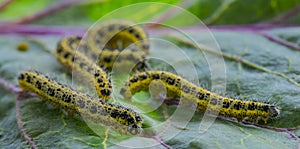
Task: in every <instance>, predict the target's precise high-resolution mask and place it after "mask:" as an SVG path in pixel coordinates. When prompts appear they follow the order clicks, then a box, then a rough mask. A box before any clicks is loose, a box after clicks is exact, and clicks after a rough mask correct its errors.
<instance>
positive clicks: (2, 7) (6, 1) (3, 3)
mask: <svg viewBox="0 0 300 149" xmlns="http://www.w3.org/2000/svg"><path fill="white" fill-rule="evenodd" d="M13 1H14V0H5V1H4V2H2V3H1V4H0V11H2V10H4V8H6V7H7V6H8V5H9V4H10V3H12V2H13Z"/></svg>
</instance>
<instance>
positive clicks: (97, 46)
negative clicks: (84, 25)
mask: <svg viewBox="0 0 300 149" xmlns="http://www.w3.org/2000/svg"><path fill="white" fill-rule="evenodd" d="M147 38H148V37H147V34H146V33H145V31H144V30H143V28H142V27H140V26H138V25H136V24H134V23H132V22H129V21H120V20H112V21H108V22H106V23H102V24H100V25H99V26H96V27H95V28H94V29H91V30H89V32H88V43H89V45H90V46H91V47H92V50H95V51H99V50H102V49H110V50H115V49H119V50H123V49H125V48H126V47H127V46H129V45H130V44H134V45H135V46H136V47H137V49H138V50H141V51H143V52H144V53H146V54H149V47H150V46H149V41H148V39H147Z"/></svg>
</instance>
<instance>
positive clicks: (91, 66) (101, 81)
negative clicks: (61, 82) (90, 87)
mask: <svg viewBox="0 0 300 149" xmlns="http://www.w3.org/2000/svg"><path fill="white" fill-rule="evenodd" d="M80 39H81V38H80V37H67V38H64V39H62V40H61V41H60V42H59V43H58V45H57V48H56V58H57V60H58V61H59V62H60V63H61V64H63V65H64V66H65V67H66V68H67V69H68V71H69V72H70V73H72V71H76V72H78V73H79V74H80V75H82V76H85V77H87V79H89V78H90V79H91V80H92V82H93V83H94V85H95V88H96V90H97V93H98V95H99V98H100V99H105V100H106V101H108V100H109V99H110V94H111V93H112V85H111V80H110V79H109V77H108V75H107V73H106V72H105V71H104V70H102V69H101V68H100V67H99V66H97V65H96V64H95V63H93V62H92V61H90V60H89V59H88V58H87V57H85V56H84V55H83V54H81V53H80V52H76V50H75V49H76V47H78V45H79V43H80Z"/></svg>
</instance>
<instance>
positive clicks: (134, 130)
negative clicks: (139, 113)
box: [127, 124, 143, 135]
mask: <svg viewBox="0 0 300 149" xmlns="http://www.w3.org/2000/svg"><path fill="white" fill-rule="evenodd" d="M127 131H128V132H129V133H130V134H132V135H138V134H141V133H142V132H143V128H141V126H140V125H138V124H131V125H129V126H128V128H127Z"/></svg>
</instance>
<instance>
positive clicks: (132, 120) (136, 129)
mask: <svg viewBox="0 0 300 149" xmlns="http://www.w3.org/2000/svg"><path fill="white" fill-rule="evenodd" d="M18 81H19V85H20V88H21V89H22V90H24V91H31V92H34V93H36V94H37V95H39V96H40V98H42V99H46V100H48V101H49V102H50V103H53V104H55V105H59V106H60V107H62V108H64V109H66V110H68V111H71V112H74V113H78V114H81V115H82V116H84V117H85V118H87V120H89V121H91V122H93V123H95V124H104V125H106V126H109V127H111V128H113V129H115V130H116V131H118V132H120V133H122V134H131V135H136V134H140V133H141V132H142V128H141V125H142V123H143V120H142V118H141V117H140V116H139V115H138V114H137V113H136V112H134V111H133V110H132V109H129V108H125V107H123V106H121V105H113V104H108V103H106V102H104V101H103V100H97V99H94V98H93V97H91V96H89V95H87V94H84V93H80V92H79V91H76V90H74V89H72V88H69V87H67V86H65V85H62V84H60V83H57V82H56V81H55V80H53V79H50V78H49V77H47V76H44V75H43V74H41V73H39V72H36V71H25V72H22V73H21V74H20V75H19V77H18Z"/></svg>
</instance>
